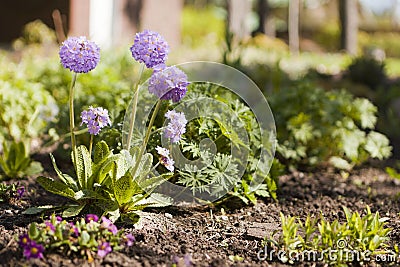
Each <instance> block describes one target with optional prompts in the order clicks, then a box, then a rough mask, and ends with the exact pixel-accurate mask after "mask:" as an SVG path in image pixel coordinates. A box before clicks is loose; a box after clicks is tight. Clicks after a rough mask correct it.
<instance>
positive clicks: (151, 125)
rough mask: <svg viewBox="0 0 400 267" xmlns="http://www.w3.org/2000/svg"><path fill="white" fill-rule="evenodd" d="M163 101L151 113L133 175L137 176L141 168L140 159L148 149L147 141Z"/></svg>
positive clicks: (159, 101) (158, 102)
mask: <svg viewBox="0 0 400 267" xmlns="http://www.w3.org/2000/svg"><path fill="white" fill-rule="evenodd" d="M161 103H162V100H158V101H157V104H156V107H155V108H154V111H153V114H152V115H151V118H150V122H149V127H147V131H146V135H145V136H144V139H143V143H142V146H141V147H140V151H139V155H138V157H137V160H136V163H135V167H134V168H133V171H132V176H133V177H135V175H136V171H137V169H138V168H139V164H140V161H141V160H142V156H143V153H144V150H145V149H146V146H147V142H148V141H149V138H150V133H151V128H152V127H153V124H154V121H155V119H156V117H157V113H158V111H159V110H160V107H161Z"/></svg>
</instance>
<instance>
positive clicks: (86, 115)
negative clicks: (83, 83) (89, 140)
mask: <svg viewBox="0 0 400 267" xmlns="http://www.w3.org/2000/svg"><path fill="white" fill-rule="evenodd" d="M81 119H82V123H81V125H82V124H87V126H88V128H89V133H90V134H93V135H97V134H98V133H99V132H100V130H101V129H102V128H104V127H105V126H107V125H109V126H111V121H110V117H109V115H108V110H107V109H104V108H102V107H97V108H94V107H92V106H90V107H89V108H88V109H87V110H84V111H82V113H81Z"/></svg>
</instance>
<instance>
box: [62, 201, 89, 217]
mask: <svg viewBox="0 0 400 267" xmlns="http://www.w3.org/2000/svg"><path fill="white" fill-rule="evenodd" d="M85 206H86V204H82V205H79V206H71V207H69V208H67V209H66V210H64V211H63V213H62V216H63V217H66V218H68V217H75V216H78V215H79V213H80V212H81V211H82V210H83V209H84V208H85Z"/></svg>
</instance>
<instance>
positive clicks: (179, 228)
mask: <svg viewBox="0 0 400 267" xmlns="http://www.w3.org/2000/svg"><path fill="white" fill-rule="evenodd" d="M279 181H280V192H279V193H278V199H279V200H278V202H273V201H271V200H270V199H266V200H265V201H264V200H262V199H261V200H259V201H258V203H257V205H255V206H251V207H244V206H243V205H241V204H240V202H237V203H236V202H235V201H230V202H229V201H228V202H226V203H225V204H224V205H222V206H217V207H209V206H201V207H194V208H193V207H192V208H189V207H167V208H162V209H150V210H146V211H145V212H143V213H142V214H141V221H140V222H139V223H138V224H136V225H135V226H129V225H122V226H123V227H124V228H125V229H126V231H128V232H132V234H133V235H134V236H135V237H136V242H135V244H134V246H132V247H130V248H125V249H123V250H121V251H118V252H112V253H110V254H109V255H107V256H106V257H105V258H103V259H99V258H97V259H95V261H94V262H93V263H92V264H93V265H95V266H97V265H104V266H172V264H173V263H174V262H176V261H178V262H180V263H179V264H178V266H186V265H185V260H186V261H190V262H191V264H192V265H193V266H271V265H270V264H272V265H273V266H275V265H276V266H280V265H281V263H279V261H277V260H276V259H274V261H273V262H271V261H270V262H267V261H266V260H264V261H263V260H259V259H258V256H257V253H258V252H259V251H260V249H262V246H261V242H262V240H263V239H264V237H266V236H267V237H268V236H269V235H271V234H273V233H274V231H277V232H279V229H280V218H279V214H280V212H282V213H283V214H285V215H292V216H293V215H295V216H298V217H299V218H302V219H305V218H306V216H307V215H312V216H317V217H318V216H320V214H322V215H323V216H324V217H325V218H326V219H327V220H329V221H333V220H335V219H338V220H340V221H343V220H345V214H344V212H343V210H342V206H346V207H347V208H349V209H350V210H351V211H358V212H360V213H362V215H363V214H364V210H365V208H366V205H368V206H369V207H370V208H371V211H372V212H376V211H379V213H380V216H381V217H389V220H388V223H387V225H388V226H389V227H391V228H392V229H393V230H392V231H391V233H390V243H389V245H390V247H392V246H393V245H394V244H397V243H398V242H399V241H400V232H399V231H398V228H399V227H400V220H399V219H398V218H399V217H398V216H399V215H398V213H399V203H398V198H397V197H398V193H399V190H398V189H397V186H398V184H399V182H398V180H395V179H393V178H391V177H389V176H388V175H387V174H386V173H385V172H384V171H382V170H381V169H380V168H374V167H364V168H361V169H358V170H355V171H353V172H352V173H351V174H350V176H349V177H348V178H343V176H342V175H340V174H338V173H334V172H328V171H319V172H315V173H303V172H295V173H292V174H288V175H284V176H281V177H280V179H279ZM22 184H25V185H26V186H27V194H26V195H25V196H24V197H23V199H22V202H21V201H20V202H18V203H15V204H1V205H0V229H1V232H2V238H1V240H0V262H1V265H3V266H24V265H36V266H77V265H79V266H85V265H86V266H90V265H92V264H89V263H88V262H87V260H84V259H82V258H79V257H76V256H74V257H68V256H66V255H60V254H56V253H53V254H46V256H45V258H44V259H42V260H39V259H31V260H30V261H26V260H25V259H23V258H22V250H21V249H20V248H19V247H18V242H17V236H18V235H20V234H22V233H23V232H26V231H27V229H28V225H29V223H31V222H33V221H38V222H40V221H42V219H41V218H40V217H39V216H29V215H23V214H21V213H22V211H23V210H25V209H26V208H27V207H31V206H38V205H48V204H52V205H54V204H64V203H65V199H64V198H60V197H58V196H55V195H52V194H50V193H48V192H46V191H44V190H43V189H42V188H40V186H39V185H38V184H37V183H35V179H34V178H33V177H31V178H29V179H27V180H23V181H22ZM259 255H260V254H259ZM299 264H300V266H309V265H310V264H311V265H312V263H310V262H308V263H304V262H302V263H299ZM316 264H317V266H322V265H323V263H322V262H317V263H316ZM366 264H367V266H375V264H376V263H375V262H370V263H366ZM388 264H389V263H388V262H386V263H383V266H386V265H388ZM188 266H189V265H188Z"/></svg>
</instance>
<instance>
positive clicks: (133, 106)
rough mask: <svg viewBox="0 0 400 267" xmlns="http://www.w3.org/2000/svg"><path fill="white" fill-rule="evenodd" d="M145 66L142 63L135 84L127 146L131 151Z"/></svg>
mask: <svg viewBox="0 0 400 267" xmlns="http://www.w3.org/2000/svg"><path fill="white" fill-rule="evenodd" d="M144 66H145V65H144V64H143V63H142V64H141V65H140V71H139V78H138V80H137V82H136V84H135V89H134V92H135V93H134V96H133V103H132V114H131V118H130V121H129V132H128V142H127V145H126V150H128V151H129V149H130V148H131V141H132V140H131V139H132V134H133V127H134V125H135V119H136V109H137V103H138V98H139V84H140V80H141V79H142V74H143V70H144Z"/></svg>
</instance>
